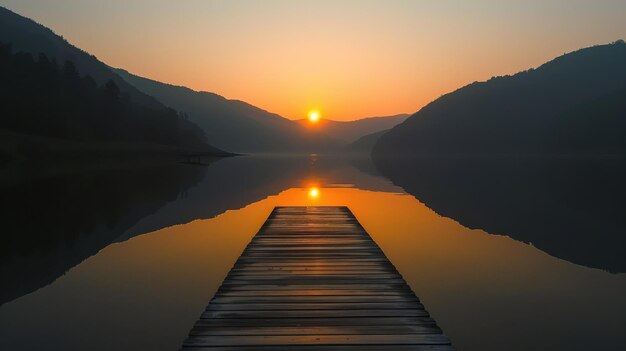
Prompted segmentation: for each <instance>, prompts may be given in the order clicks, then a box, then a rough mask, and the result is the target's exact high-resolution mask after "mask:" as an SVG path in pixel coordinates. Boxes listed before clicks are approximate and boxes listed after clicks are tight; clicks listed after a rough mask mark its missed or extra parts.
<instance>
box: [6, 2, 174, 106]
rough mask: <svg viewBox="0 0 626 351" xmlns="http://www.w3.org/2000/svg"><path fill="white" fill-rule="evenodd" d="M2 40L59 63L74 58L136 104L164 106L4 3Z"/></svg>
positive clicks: (78, 66)
mask: <svg viewBox="0 0 626 351" xmlns="http://www.w3.org/2000/svg"><path fill="white" fill-rule="evenodd" d="M0 42H3V43H6V44H11V46H12V47H13V51H14V52H28V53H31V54H33V55H35V56H36V55H39V54H40V53H44V54H45V55H46V56H47V57H48V58H49V59H51V60H52V59H54V60H56V61H57V62H58V63H59V64H63V62H65V61H72V62H73V63H74V64H75V65H76V69H77V70H78V71H80V72H81V73H82V74H85V75H89V76H91V77H92V78H93V79H94V80H95V81H96V83H97V84H98V85H103V84H106V82H108V81H109V80H111V81H113V82H115V84H116V85H117V86H118V87H119V89H120V91H122V92H124V93H126V94H128V95H129V96H130V98H131V99H132V100H133V101H135V102H136V103H138V104H141V105H145V106H149V107H163V105H162V104H161V103H159V102H158V101H157V100H155V99H154V98H152V97H150V96H148V95H146V94H144V93H142V92H140V91H139V90H137V89H136V88H135V87H133V86H132V85H130V84H128V83H126V81H124V80H123V79H122V78H121V77H119V76H118V75H117V74H115V73H114V72H113V71H112V70H111V69H110V68H109V67H108V66H107V65H105V64H104V63H102V62H101V61H99V60H98V59H97V58H96V57H95V56H93V55H91V54H89V53H87V52H85V51H83V50H81V49H79V48H77V47H75V46H73V45H72V44H70V43H68V42H67V41H66V40H65V39H63V37H61V36H59V35H57V34H55V33H54V32H53V31H52V30H50V29H49V28H46V27H44V26H42V25H41V24H38V23H36V22H35V21H33V20H31V19H29V18H26V17H23V16H20V15H18V14H16V13H14V12H12V11H10V10H8V9H6V8H4V7H2V6H0Z"/></svg>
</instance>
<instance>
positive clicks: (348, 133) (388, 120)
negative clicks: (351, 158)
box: [296, 114, 409, 143]
mask: <svg viewBox="0 0 626 351" xmlns="http://www.w3.org/2000/svg"><path fill="white" fill-rule="evenodd" d="M408 117H409V115H408V114H399V115H393V116H385V117H367V118H362V119H358V120H355V121H333V120H329V119H321V120H319V121H318V122H317V123H316V124H315V126H314V128H315V129H316V130H317V131H319V132H321V133H323V134H325V135H328V136H329V137H331V138H335V139H338V140H341V141H343V142H344V143H352V142H354V141H356V140H357V139H359V138H361V137H363V136H366V135H369V134H372V133H376V132H380V131H382V130H387V129H390V128H392V127H394V126H396V125H397V124H400V123H402V122H404V120H406V119H407V118H408ZM296 122H298V123H300V124H302V125H304V126H307V127H309V126H310V122H309V121H308V120H307V119H299V120H297V121H296Z"/></svg>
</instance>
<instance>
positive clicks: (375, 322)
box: [183, 207, 452, 351]
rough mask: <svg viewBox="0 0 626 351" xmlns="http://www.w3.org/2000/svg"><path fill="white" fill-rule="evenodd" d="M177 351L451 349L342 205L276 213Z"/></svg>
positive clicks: (390, 265) (281, 210)
mask: <svg viewBox="0 0 626 351" xmlns="http://www.w3.org/2000/svg"><path fill="white" fill-rule="evenodd" d="M183 349H190V350H191V349H193V350H196V351H199V350H213V351H219V350H222V351H226V350H248V351H252V350H324V351H328V350H364V351H367V350H436V351H443V350H451V349H452V346H451V345H450V340H449V339H448V338H447V337H446V336H445V335H443V333H442V332H441V329H439V327H438V326H437V324H436V323H435V321H434V320H432V319H431V318H430V316H429V314H428V312H427V311H426V310H425V309H424V306H423V305H422V304H421V303H420V301H419V299H418V298H417V296H415V294H414V293H413V291H412V290H411V289H410V288H409V286H408V285H407V284H406V282H405V281H404V279H403V278H402V276H401V275H400V274H399V273H398V271H397V270H396V269H395V267H394V266H393V265H392V264H391V262H389V260H388V259H387V258H386V257H385V255H384V253H383V252H382V251H381V250H380V248H379V247H378V245H377V244H376V243H375V242H374V241H373V240H372V239H371V238H370V237H369V235H368V234H367V232H365V230H364V229H363V227H362V226H361V225H360V224H359V222H358V221H357V220H356V218H355V217H354V216H353V215H352V213H351V212H350V210H348V208H346V207H276V208H275V209H274V210H273V211H272V214H271V215H270V216H269V218H268V219H267V221H266V222H265V224H264V225H263V226H262V227H261V229H260V230H259V232H258V233H257V235H256V236H255V237H254V238H253V239H252V240H251V242H250V244H249V245H248V246H247V247H246V249H245V250H244V252H243V253H242V255H241V256H240V257H239V259H238V260H237V262H236V263H235V265H234V267H233V269H232V270H231V271H230V272H229V274H228V276H227V277H226V279H225V280H224V282H223V283H222V286H221V287H220V288H219V289H218V291H217V293H216V294H215V296H214V298H213V299H212V300H211V302H210V303H209V305H208V306H207V308H206V310H205V311H204V312H203V313H202V315H201V316H200V319H199V320H198V321H197V322H196V324H195V325H194V327H193V328H192V330H191V332H190V334H189V337H188V338H187V340H186V341H185V342H184V344H183Z"/></svg>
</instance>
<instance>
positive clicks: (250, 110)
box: [116, 69, 338, 153]
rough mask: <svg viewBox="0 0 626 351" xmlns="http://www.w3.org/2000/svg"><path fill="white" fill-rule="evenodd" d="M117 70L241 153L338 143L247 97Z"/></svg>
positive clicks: (222, 144) (316, 149)
mask: <svg viewBox="0 0 626 351" xmlns="http://www.w3.org/2000/svg"><path fill="white" fill-rule="evenodd" d="M116 72H117V73H118V74H119V75H120V76H122V77H123V78H124V79H125V80H126V81H127V82H128V83H130V84H132V85H133V86H135V87H136V88H138V89H139V90H141V91H142V92H144V93H146V94H149V95H151V96H153V97H155V98H157V99H158V100H159V101H161V102H163V103H164V104H166V105H168V106H170V107H172V108H175V109H177V110H180V111H184V112H185V113H186V115H187V116H188V118H189V120H190V121H193V122H194V123H196V124H198V125H199V126H200V127H201V128H202V129H203V130H204V131H205V133H206V135H207V137H208V139H209V140H211V142H212V143H213V144H214V145H215V146H217V147H219V148H222V149H225V150H228V151H233V152H241V153H284V152H304V153H309V152H320V151H327V150H331V149H334V148H336V147H337V146H338V142H337V141H335V140H332V139H331V138H328V137H326V136H325V135H319V134H318V133H311V132H310V130H308V129H307V128H305V127H304V126H301V125H299V124H297V123H295V122H293V121H290V120H288V119H286V118H283V117H281V116H279V115H277V114H275V113H271V112H268V111H265V110H262V109H260V108H258V107H255V106H252V105H250V104H248V103H245V102H243V101H238V100H229V99H226V98H224V97H222V96H220V95H217V94H213V93H209V92H199V91H194V90H191V89H189V88H186V87H182V86H175V85H170V84H166V83H161V82H157V81H155V80H151V79H147V78H143V77H139V76H136V75H133V74H130V73H129V72H127V71H125V70H122V69H117V70H116Z"/></svg>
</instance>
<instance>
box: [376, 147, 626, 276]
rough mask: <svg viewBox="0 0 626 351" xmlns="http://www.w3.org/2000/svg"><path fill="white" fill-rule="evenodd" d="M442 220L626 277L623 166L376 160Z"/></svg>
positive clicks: (577, 161)
mask: <svg viewBox="0 0 626 351" xmlns="http://www.w3.org/2000/svg"><path fill="white" fill-rule="evenodd" d="M375 163H376V166H377V168H378V169H379V170H380V171H381V172H382V174H383V175H384V176H386V177H388V178H389V179H391V181H392V182H393V183H394V184H396V185H398V186H401V187H402V188H404V189H405V190H406V191H407V192H408V193H410V194H412V195H414V196H415V198H417V199H418V200H419V201H421V202H423V203H424V204H425V205H426V206H428V207H430V208H431V209H433V210H434V211H435V212H437V213H438V214H440V215H442V216H445V217H450V218H452V219H454V220H456V221H458V222H459V223H461V224H462V225H463V226H466V227H469V228H479V229H483V230H485V231H487V232H489V233H492V234H501V235H507V236H509V237H511V238H513V239H515V240H519V241H523V242H526V243H530V244H532V245H533V246H535V247H536V248H538V249H540V250H543V251H545V252H547V253H548V254H550V255H552V256H555V257H558V258H561V259H564V260H567V261H570V262H572V263H576V264H580V265H584V266H587V267H594V268H601V269H604V270H608V271H610V272H619V273H623V272H626V255H624V252H626V235H625V233H626V216H624V213H626V203H625V202H624V198H626V183H624V179H626V163H624V161H623V159H620V158H604V159H600V158H595V159H594V158H587V159H583V158H574V157H569V158H563V157H561V158H558V157H553V158H505V157H503V158H495V157H482V158H445V157H429V158H394V159H392V158H376V159H375Z"/></svg>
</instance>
